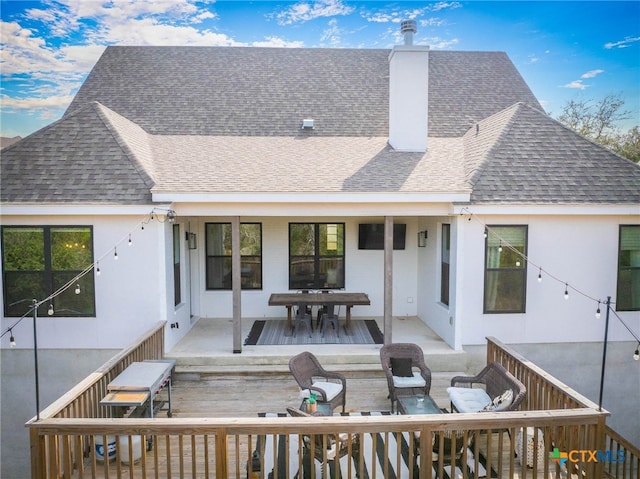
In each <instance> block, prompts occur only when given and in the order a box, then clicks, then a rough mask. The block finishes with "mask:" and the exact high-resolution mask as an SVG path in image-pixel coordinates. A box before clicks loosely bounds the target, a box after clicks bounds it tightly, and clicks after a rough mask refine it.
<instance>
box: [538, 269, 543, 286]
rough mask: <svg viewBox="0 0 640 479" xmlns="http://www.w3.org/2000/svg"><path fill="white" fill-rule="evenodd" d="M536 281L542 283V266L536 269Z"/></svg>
mask: <svg viewBox="0 0 640 479" xmlns="http://www.w3.org/2000/svg"><path fill="white" fill-rule="evenodd" d="M538 283H542V268H540V271H538Z"/></svg>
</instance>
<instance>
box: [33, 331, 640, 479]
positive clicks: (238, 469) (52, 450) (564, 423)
mask: <svg viewBox="0 0 640 479" xmlns="http://www.w3.org/2000/svg"><path fill="white" fill-rule="evenodd" d="M163 330H164V326H163V325H162V324H160V325H158V326H157V327H155V328H153V329H152V330H150V331H149V332H148V333H147V334H146V335H145V336H143V337H142V338H140V339H139V340H138V341H137V342H136V343H134V344H133V345H132V346H131V347H130V348H128V349H127V350H124V351H122V352H121V353H120V354H118V355H117V356H116V357H114V358H113V359H112V360H111V361H109V362H107V363H106V364H105V365H103V366H102V367H101V368H99V369H98V370H96V371H95V372H94V373H92V374H91V375H90V376H88V377H87V378H86V379H85V380H83V381H82V382H80V383H79V384H78V385H77V386H75V387H74V388H73V389H72V390H70V391H69V392H68V393H66V394H65V395H63V396H62V397H61V398H60V399H58V400H57V401H56V402H54V403H53V404H51V405H50V406H49V407H47V408H46V409H45V410H44V411H42V412H41V415H40V420H38V421H35V420H32V421H30V422H29V423H28V424H27V426H28V427H29V434H30V443H31V444H30V445H31V453H32V454H31V457H32V463H31V465H32V467H31V475H32V477H33V478H49V477H56V478H60V477H65V478H71V477H91V478H105V479H106V478H125V477H128V478H130V479H134V478H147V477H154V478H160V477H163V478H171V479H173V478H181V479H182V478H187V477H191V478H231V477H233V478H236V479H240V478H242V479H244V478H245V477H249V479H258V478H260V479H261V478H263V477H264V478H266V477H267V476H268V473H269V472H270V471H271V470H272V469H273V470H274V472H276V473H277V472H285V474H284V475H283V477H287V478H288V477H293V475H294V474H295V472H297V471H298V469H299V467H298V466H291V470H289V465H290V464H294V463H295V464H298V463H299V461H298V462H295V461H296V458H297V457H298V451H300V450H301V449H300V448H298V447H297V446H296V447H293V448H291V447H290V448H287V446H286V444H289V443H288V442H287V443H285V446H284V448H283V449H282V451H281V452H279V453H278V454H277V458H278V461H279V460H280V458H281V457H282V458H283V460H284V463H283V464H285V466H283V467H284V468H285V469H286V471H282V470H280V471H279V470H278V467H279V466H275V464H276V462H275V461H274V462H273V463H272V464H271V465H268V464H267V462H266V460H267V458H268V457H270V458H271V459H275V458H276V453H275V452H272V453H271V455H269V454H266V453H265V451H262V450H261V453H262V455H261V456H260V458H259V467H260V471H259V473H255V470H247V465H248V464H253V461H250V460H249V459H250V458H252V455H253V452H254V451H256V444H257V443H258V442H259V440H260V438H263V440H262V442H263V443H265V444H266V443H267V442H269V440H268V439H266V440H265V439H264V438H269V437H271V438H273V439H271V444H273V446H274V451H275V450H276V447H275V445H276V440H275V438H277V437H284V438H299V437H301V435H314V436H316V437H320V438H322V440H323V441H327V440H328V438H329V436H332V435H336V434H344V435H346V436H345V438H346V437H357V438H358V439H359V441H360V444H361V445H362V444H365V443H367V441H368V446H367V447H369V450H368V451H369V452H366V453H365V452H364V451H363V449H362V448H361V449H360V451H359V452H358V457H359V461H360V464H362V463H363V461H368V462H367V464H369V465H370V466H371V467H374V466H375V467H378V464H379V460H380V457H384V460H385V464H386V466H385V469H384V470H381V471H379V472H378V473H377V474H376V473H375V472H373V473H372V474H371V475H370V476H369V477H372V478H376V477H385V478H386V477H395V474H392V472H393V471H390V470H389V469H388V467H395V469H396V470H398V471H401V470H402V469H401V468H402V467H405V470H404V472H403V473H402V474H401V475H402V477H407V478H409V479H411V478H418V477H419V478H421V479H422V478H425V479H432V478H434V477H438V478H442V477H443V475H442V467H443V462H445V463H446V458H445V459H443V458H440V459H439V460H436V459H435V455H434V454H433V453H432V446H431V444H432V442H433V441H434V440H436V438H439V441H441V442H440V448H441V449H442V448H443V447H444V445H443V443H442V441H443V437H444V436H445V435H447V434H449V435H450V437H463V441H464V442H465V443H469V444H473V453H472V457H473V459H471V463H470V467H471V469H467V468H466V467H465V468H464V472H463V473H462V475H461V476H460V477H462V478H463V479H465V478H471V477H473V478H474V479H479V477H480V475H479V474H478V472H477V471H478V470H479V463H480V462H482V461H484V466H486V470H488V471H493V474H491V475H490V476H492V477H505V478H506V477H508V478H516V479H520V478H522V479H525V478H528V477H530V478H532V479H533V478H542V477H544V478H561V477H579V478H580V479H582V478H585V479H587V478H591V479H603V478H636V477H637V476H638V469H639V465H640V463H639V459H638V458H639V457H640V451H638V449H637V448H636V447H633V446H632V445H630V444H629V443H628V442H626V441H624V439H623V438H620V437H619V436H617V435H616V434H615V432H613V431H611V430H610V429H608V428H607V427H606V416H607V412H606V411H598V410H597V409H596V408H597V406H595V405H594V404H593V403H591V402H590V401H589V400H588V399H586V398H584V397H582V396H581V395H579V394H577V393H576V392H575V391H573V390H571V389H569V388H567V387H566V385H564V384H562V383H560V382H559V381H557V380H556V379H555V378H553V377H551V376H550V375H548V374H547V373H545V372H544V371H543V370H541V369H539V368H537V367H536V366H535V365H533V364H531V363H530V362H528V361H527V360H526V358H523V357H521V356H519V355H518V354H517V353H515V352H513V351H511V350H509V348H508V347H506V346H505V345H504V344H501V343H500V342H499V341H497V340H495V339H493V338H488V347H487V362H490V361H496V362H498V363H500V364H502V365H503V366H505V367H506V368H507V369H508V370H509V371H510V372H512V374H514V375H515V376H516V377H518V379H520V380H521V381H522V382H523V383H524V384H525V385H526V386H527V390H528V396H527V398H526V400H525V401H524V402H523V403H522V404H521V408H520V409H521V410H519V411H515V412H486V413H482V414H430V415H409V416H396V415H375V416H366V415H365V416H363V415H357V414H352V415H350V416H349V417H341V416H332V417H314V418H286V419H283V418H278V417H272V418H269V417H267V418H259V417H258V413H260V412H284V410H285V409H286V407H287V406H293V407H298V406H299V405H300V402H301V400H300V398H299V397H298V388H297V385H296V384H295V382H294V381H293V379H292V378H291V377H290V376H289V375H288V374H283V373H271V374H266V373H265V374H260V372H259V370H258V372H257V373H254V374H251V373H246V372H243V373H242V374H228V373H227V374H225V373H220V372H219V373H218V374H208V375H206V376H205V377H203V376H202V375H199V380H198V381H195V380H188V379H187V378H185V377H183V378H180V377H179V376H180V374H178V377H177V378H176V381H175V383H174V387H173V394H172V399H173V417H171V418H168V417H166V415H163V414H159V415H158V416H157V417H155V418H131V419H123V418H120V417H119V414H118V413H117V412H116V411H114V410H113V409H112V408H107V407H103V406H100V405H99V401H100V399H101V398H102V397H104V395H105V393H106V390H107V385H108V384H109V383H110V382H111V381H112V380H113V379H114V378H115V377H117V376H118V374H119V373H120V372H122V371H123V370H124V369H125V368H126V367H127V366H128V365H129V364H131V363H132V362H134V361H141V360H146V359H161V358H163V357H164V351H163V344H164V342H163ZM332 366H333V365H332ZM335 366H338V365H337V364H336V365H335ZM327 369H335V370H341V369H342V368H340V367H335V368H334V367H327ZM454 374H455V373H436V374H435V375H434V378H433V383H432V390H431V394H432V397H433V398H434V399H435V401H436V402H437V403H438V405H440V406H442V407H446V406H447V405H448V404H447V402H448V400H447V396H446V387H447V385H448V383H449V380H450V377H451V376H452V375H454ZM163 394H164V393H163ZM386 396H387V388H386V384H385V380H384V378H383V376H382V373H381V371H377V370H365V371H361V372H358V373H355V372H353V371H352V372H349V374H348V382H347V409H348V410H349V411H351V412H354V413H355V412H362V411H387V410H389V409H390V403H389V401H388V399H387V397H386ZM529 429H530V430H532V431H534V434H535V437H536V438H537V437H539V436H542V437H544V440H545V444H544V446H543V447H541V448H539V449H540V450H541V455H540V456H538V455H537V454H534V456H535V457H541V458H542V459H541V460H540V461H538V462H536V463H534V467H533V468H528V467H526V466H525V467H523V466H522V465H521V464H520V462H519V460H516V459H515V455H514V448H515V447H516V443H515V438H516V436H517V433H518V432H520V431H527V430H529ZM416 434H419V436H416ZM460 435H461V436H460ZM109 436H111V437H119V438H120V439H121V440H122V439H125V440H126V439H127V438H129V446H128V447H127V446H126V445H123V443H121V442H118V441H116V444H117V446H116V455H117V459H116V460H112V461H103V462H100V461H99V457H98V454H96V452H95V451H96V440H97V439H101V440H102V442H103V443H105V442H108V437H109ZM376 437H377V438H380V439H379V442H378V443H377V444H376V439H375V438H376ZM416 437H419V438H420V440H419V442H416V440H415V438H416ZM135 438H140V440H141V443H142V444H145V443H147V442H148V441H151V442H152V443H153V447H151V448H150V449H149V450H147V449H146V448H139V453H138V454H139V455H140V456H141V457H140V459H139V460H137V461H136V462H134V463H133V464H126V463H124V462H123V458H125V457H126V456H127V454H126V453H127V452H128V456H129V457H131V456H136V454H135V453H134V449H133V448H134V446H133V440H134V439H135ZM472 439H473V441H472ZM372 441H373V442H372ZM400 441H404V443H405V444H407V447H395V446H394V444H400ZM325 444H326V442H325ZM532 444H538V442H537V441H535V440H534V441H533V443H532ZM453 447H455V443H454V445H453ZM535 447H536V448H538V446H537V445H536V446H535ZM551 447H556V448H558V449H559V451H565V452H566V451H574V450H575V451H596V450H605V449H607V450H608V451H610V452H612V454H617V453H618V452H622V453H623V455H624V457H625V460H624V462H623V463H615V462H613V461H599V462H597V463H596V462H592V461H585V460H582V461H577V460H576V461H575V462H567V463H566V464H565V467H564V468H559V467H558V465H557V463H556V462H553V461H552V460H551V459H550V458H549V454H548V452H549V449H550V448H551ZM464 450H465V451H467V450H469V451H470V449H468V448H465V449H464ZM519 452H521V453H522V456H524V455H525V454H526V445H525V446H522V448H520V449H519ZM534 452H535V451H534ZM311 453H312V454H313V452H311ZM282 454H284V455H283V456H282ZM365 454H366V455H365ZM522 456H521V457H522ZM611 457H617V456H611ZM467 459H468V458H467V457H466V453H465V455H464V456H463V458H462V461H463V462H466V461H467ZM261 461H262V462H261ZM606 462H608V463H609V464H607V463H606ZM278 463H279V462H278ZM323 463H324V464H323V466H324V470H325V471H326V470H327V469H326V468H327V458H326V457H325V458H324V461H323ZM318 464H319V463H318ZM392 464H395V466H391V465H392ZM415 464H418V465H419V472H418V471H417V469H415V468H414V465H415ZM403 465H404V466H403ZM387 466H388V467H387ZM567 466H571V468H570V469H567ZM372 471H375V470H372ZM470 471H474V472H470ZM568 471H569V472H568ZM341 472H342V476H343V477H348V478H351V477H355V476H356V471H355V470H351V469H349V470H341ZM574 472H575V474H574ZM321 475H322V474H320V473H318V474H317V476H316V477H319V476H321ZM276 476H277V477H280V474H276ZM487 477H489V476H487ZM311 479H314V476H313V475H312V477H311Z"/></svg>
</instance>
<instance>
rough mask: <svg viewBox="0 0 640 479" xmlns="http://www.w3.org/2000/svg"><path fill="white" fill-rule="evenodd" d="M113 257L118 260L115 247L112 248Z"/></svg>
mask: <svg viewBox="0 0 640 479" xmlns="http://www.w3.org/2000/svg"><path fill="white" fill-rule="evenodd" d="M113 259H114V260H116V261H118V248H117V247H114V248H113Z"/></svg>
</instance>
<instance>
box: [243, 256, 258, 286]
mask: <svg viewBox="0 0 640 479" xmlns="http://www.w3.org/2000/svg"><path fill="white" fill-rule="evenodd" d="M240 268H241V275H240V277H241V282H242V289H260V288H262V262H261V261H260V257H259V256H243V257H242V261H241V262H240Z"/></svg>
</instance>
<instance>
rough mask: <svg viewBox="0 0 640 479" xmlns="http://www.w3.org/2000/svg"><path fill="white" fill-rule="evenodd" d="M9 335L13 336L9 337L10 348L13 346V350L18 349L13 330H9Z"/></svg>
mask: <svg viewBox="0 0 640 479" xmlns="http://www.w3.org/2000/svg"><path fill="white" fill-rule="evenodd" d="M9 334H10V335H11V336H9V346H11V348H15V347H16V338H14V337H13V331H12V330H11V329H9Z"/></svg>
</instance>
